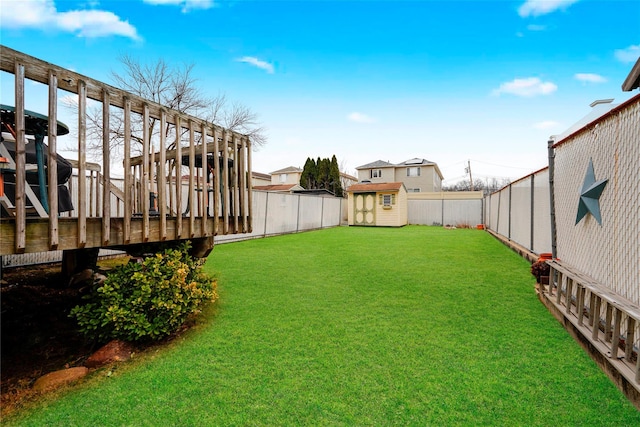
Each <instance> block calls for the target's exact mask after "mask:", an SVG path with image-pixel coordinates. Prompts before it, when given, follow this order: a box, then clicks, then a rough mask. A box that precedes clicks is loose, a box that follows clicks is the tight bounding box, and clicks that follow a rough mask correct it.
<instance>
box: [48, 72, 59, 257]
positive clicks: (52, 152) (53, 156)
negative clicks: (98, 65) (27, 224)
mask: <svg viewBox="0 0 640 427" xmlns="http://www.w3.org/2000/svg"><path fill="white" fill-rule="evenodd" d="M47 128H48V132H49V134H48V135H47V142H48V143H49V159H48V164H47V170H48V173H49V176H48V179H49V194H48V196H49V249H51V250H56V249H58V243H59V240H58V238H59V236H58V209H59V207H58V161H57V152H58V147H57V142H58V77H57V75H56V74H55V72H54V71H53V70H49V123H48V126H47Z"/></svg>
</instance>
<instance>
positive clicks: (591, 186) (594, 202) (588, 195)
mask: <svg viewBox="0 0 640 427" xmlns="http://www.w3.org/2000/svg"><path fill="white" fill-rule="evenodd" d="M608 181H609V180H608V179H601V180H599V181H596V175H595V173H594V172H593V160H592V159H589V166H588V167H587V174H586V175H585V177H584V183H583V184H582V191H581V192H580V201H579V202H578V216H577V217H576V224H578V223H579V222H580V220H581V219H582V218H584V217H585V215H587V214H588V213H590V214H591V215H593V217H594V218H595V219H596V221H598V224H600V225H602V218H601V217H600V195H601V194H602V191H603V190H604V187H605V186H606V185H607V182H608Z"/></svg>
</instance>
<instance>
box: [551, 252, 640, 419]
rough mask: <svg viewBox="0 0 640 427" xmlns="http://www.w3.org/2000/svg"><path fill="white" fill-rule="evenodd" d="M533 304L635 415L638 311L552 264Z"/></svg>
mask: <svg viewBox="0 0 640 427" xmlns="http://www.w3.org/2000/svg"><path fill="white" fill-rule="evenodd" d="M547 264H549V266H550V267H551V271H550V275H549V283H548V284H547V285H539V288H538V289H539V298H540V300H541V301H542V303H543V304H544V305H545V306H546V307H547V308H548V309H549V310H550V312H551V313H552V314H553V315H554V316H555V317H556V318H557V319H558V320H559V321H560V322H561V323H562V324H563V325H564V326H565V328H566V329H567V330H568V331H569V332H570V333H571V335H573V337H574V338H575V339H576V340H577V341H578V342H579V343H580V344H581V345H582V347H583V348H584V349H585V350H587V351H588V352H589V354H590V355H591V357H592V358H593V359H594V360H595V361H596V363H597V364H598V365H599V366H600V367H601V368H602V370H603V371H604V372H605V373H606V374H607V375H608V376H609V378H610V379H611V380H612V381H613V382H614V383H615V384H616V385H617V386H618V388H619V389H620V390H621V391H622V392H623V393H624V394H625V395H626V396H627V397H628V398H629V400H630V401H631V402H632V403H633V404H634V405H635V406H636V407H637V408H638V409H640V357H639V354H638V336H639V335H640V310H638V308H637V306H636V305H635V304H633V303H632V302H630V301H627V300H625V299H624V298H623V297H621V296H620V295H617V294H615V293H613V292H612V291H611V290H609V289H608V288H606V287H605V286H602V285H601V284H600V283H597V282H596V281H594V280H593V279H591V278H589V277H587V276H585V275H584V274H582V273H580V272H578V271H575V270H574V269H572V268H571V267H569V266H566V265H563V264H562V263H561V262H560V261H558V260H552V261H547Z"/></svg>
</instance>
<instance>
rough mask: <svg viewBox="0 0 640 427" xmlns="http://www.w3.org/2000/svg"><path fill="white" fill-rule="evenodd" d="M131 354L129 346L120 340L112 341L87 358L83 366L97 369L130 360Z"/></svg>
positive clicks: (131, 349) (131, 347)
mask: <svg viewBox="0 0 640 427" xmlns="http://www.w3.org/2000/svg"><path fill="white" fill-rule="evenodd" d="M131 353H133V346H132V345H131V344H129V343H128V342H125V341H121V340H113V341H110V342H109V343H107V344H105V345H104V346H103V347H101V348H100V349H99V350H98V351H96V352H95V353H93V354H92V355H91V356H89V358H88V359H87V361H86V362H85V363H84V366H86V367H87V368H99V367H101V366H105V365H108V364H110V363H113V362H124V361H126V360H129V359H131Z"/></svg>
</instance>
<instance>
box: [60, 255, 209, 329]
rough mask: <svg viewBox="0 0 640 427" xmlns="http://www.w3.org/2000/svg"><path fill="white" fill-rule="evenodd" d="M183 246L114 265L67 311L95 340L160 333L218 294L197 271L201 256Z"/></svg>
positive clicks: (199, 270)
mask: <svg viewBox="0 0 640 427" xmlns="http://www.w3.org/2000/svg"><path fill="white" fill-rule="evenodd" d="M188 251H189V245H188V244H182V245H181V246H180V247H179V248H178V249H167V250H165V251H164V252H162V253H158V254H156V255H155V256H153V257H149V258H146V259H145V260H144V261H143V262H142V263H141V264H138V263H129V264H125V265H122V266H120V267H117V268H116V269H114V271H113V272H111V273H109V275H108V278H107V280H105V282H104V284H103V285H102V286H100V287H97V288H96V289H94V290H93V291H92V292H91V294H89V295H87V296H86V297H85V299H86V300H87V302H86V303H85V304H84V305H78V306H76V307H74V308H73V309H72V310H71V314H70V316H71V317H75V318H76V320H77V322H78V325H79V327H80V330H81V331H82V332H83V333H84V334H85V335H87V336H89V337H91V338H95V339H98V340H101V341H105V340H109V339H114V338H117V339H123V340H127V341H144V340H158V339H160V338H163V337H166V336H167V335H169V334H171V333H172V332H175V331H176V330H177V329H178V328H179V327H180V326H181V325H182V324H183V323H184V322H185V320H187V318H188V317H189V316H190V315H192V314H195V313H197V312H199V310H200V309H201V307H202V306H203V305H204V304H205V303H206V302H213V301H215V300H216V299H217V298H218V294H217V292H216V287H217V285H216V282H215V280H213V279H212V278H210V277H208V276H207V275H205V274H204V273H203V272H202V271H201V267H202V260H197V259H195V258H192V257H191V256H190V255H189V252H188Z"/></svg>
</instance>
